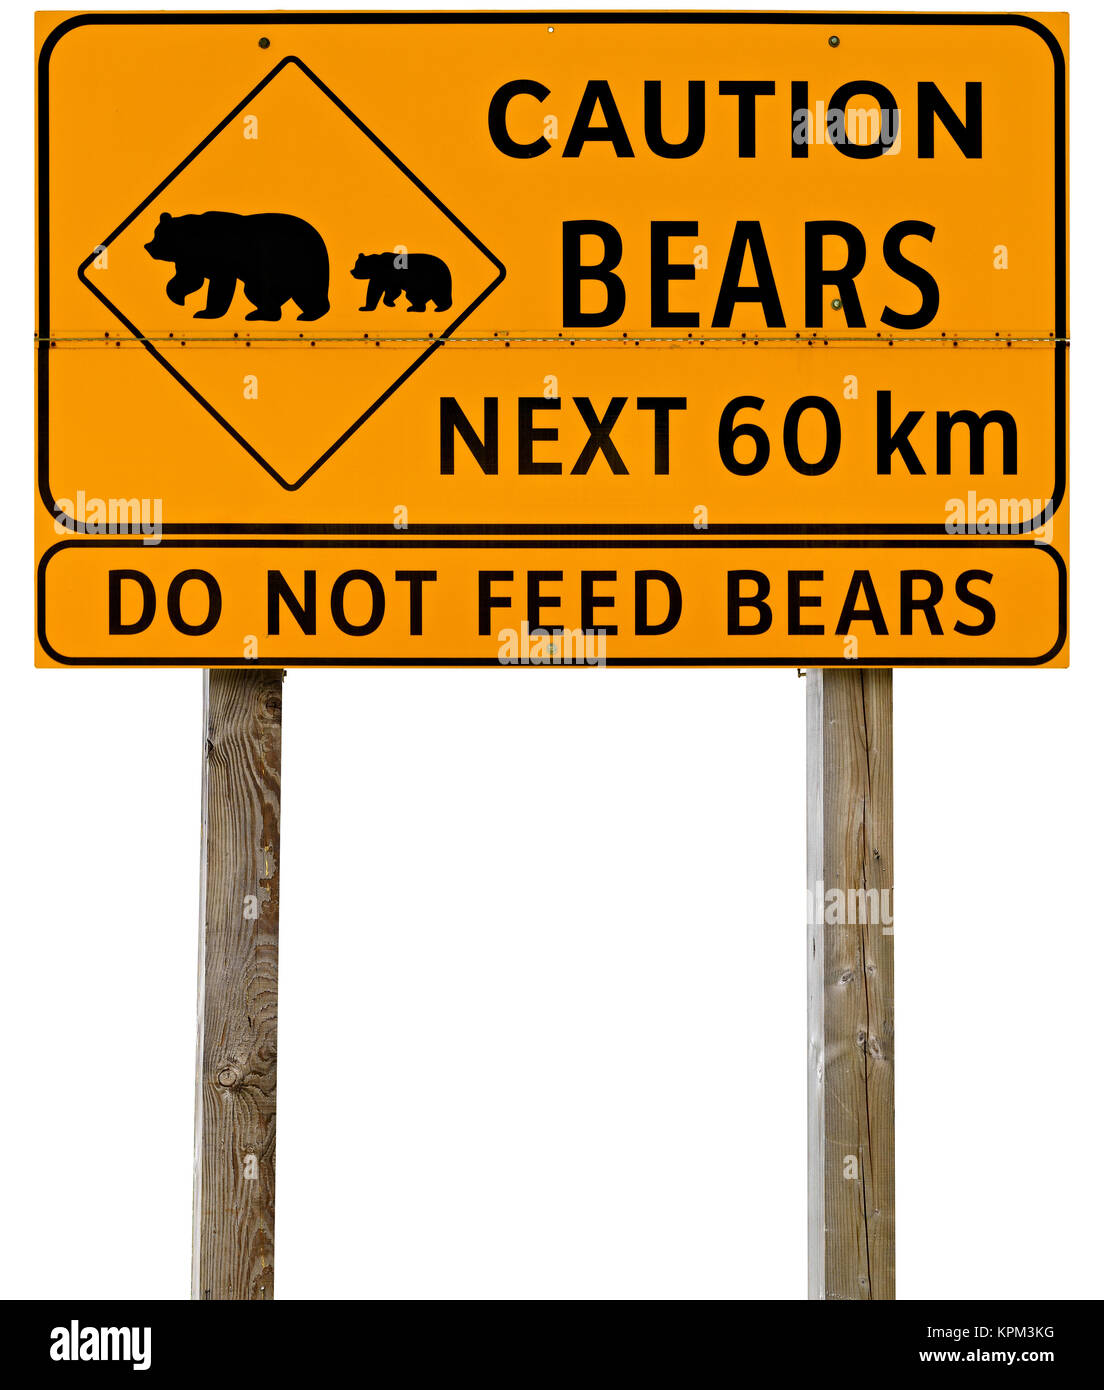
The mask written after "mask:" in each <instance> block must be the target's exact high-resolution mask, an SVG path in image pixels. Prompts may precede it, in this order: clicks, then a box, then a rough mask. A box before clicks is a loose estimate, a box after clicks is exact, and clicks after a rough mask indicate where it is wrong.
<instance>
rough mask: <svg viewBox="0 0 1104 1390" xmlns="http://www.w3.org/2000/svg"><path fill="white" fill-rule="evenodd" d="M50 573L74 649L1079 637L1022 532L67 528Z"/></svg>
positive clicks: (918, 643)
mask: <svg viewBox="0 0 1104 1390" xmlns="http://www.w3.org/2000/svg"><path fill="white" fill-rule="evenodd" d="M38 590H39V612H40V614H41V615H43V617H42V624H41V627H40V630H39V641H40V643H41V646H42V650H43V652H44V653H45V654H46V655H47V656H48V658H49V659H50V660H51V661H54V662H58V663H63V664H66V665H86V664H98V663H101V662H103V661H107V662H110V663H113V664H119V665H140V666H158V665H181V666H245V665H256V664H258V663H259V664H261V665H268V666H300V665H311V664H314V663H315V662H316V661H317V656H316V653H317V651H318V649H319V648H321V649H322V650H323V651H324V652H325V653H326V662H327V664H330V665H335V666H373V665H429V666H449V665H479V666H499V665H501V666H550V665H568V666H596V665H611V666H646V665H655V666H700V665H740V666H757V665H778V664H793V665H797V666H806V665H807V666H835V665H844V664H846V663H848V662H853V663H858V664H860V665H868V666H879V665H893V666H910V665H931V666H940V665H955V666H989V665H1012V666H1015V665H1024V666H1041V665H1047V664H1050V663H1053V662H1055V661H1056V659H1057V658H1058V657H1059V655H1060V653H1061V652H1062V649H1063V646H1064V642H1065V628H1064V623H1063V620H1062V614H1063V613H1064V612H1065V606H1066V570H1065V565H1064V563H1063V561H1062V558H1061V556H1060V555H1059V553H1058V552H1057V551H1056V550H1055V549H1054V548H1053V547H1051V546H1049V545H1045V544H1036V543H1034V542H1032V541H1023V540H1008V541H980V540H962V541H949V540H943V541H929V542H924V541H912V540H908V541H881V542H865V543H855V542H851V541H839V540H837V541H819V540H818V541H812V540H806V541H802V540H785V541H781V540H780V541H774V540H771V541H713V540H708V539H703V540H702V541H700V542H696V543H695V542H687V541H648V542H639V543H636V544H631V543H627V544H622V545H616V546H611V545H609V544H608V543H607V542H604V541H585V540H584V541H570V542H565V543H562V544H552V543H549V542H547V541H545V542H533V541H530V542H519V541H492V542H484V543H482V544H480V543H477V542H470V541H423V542H415V543H406V544H400V543H396V542H386V541H348V540H340V541H334V540H331V541H324V540H301V541H288V540H284V541H259V540H237V541H233V540H227V541H180V540H173V541H162V542H161V543H160V544H157V545H144V544H143V543H142V541H140V540H133V539H131V540H125V541H123V540H104V541H101V542H100V543H99V544H97V545H94V546H93V545H88V544H82V543H81V542H79V541H62V542H61V543H60V544H58V545H56V546H55V547H53V549H51V550H50V551H48V552H47V554H46V555H45V556H44V557H43V560H42V562H41V564H40V566H39V576H38ZM56 592H60V593H63V594H66V595H68V596H69V601H68V602H67V603H66V604H64V605H63V604H58V603H55V602H54V601H53V596H54V594H55V593H56Z"/></svg>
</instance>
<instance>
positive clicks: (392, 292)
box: [351, 251, 452, 314]
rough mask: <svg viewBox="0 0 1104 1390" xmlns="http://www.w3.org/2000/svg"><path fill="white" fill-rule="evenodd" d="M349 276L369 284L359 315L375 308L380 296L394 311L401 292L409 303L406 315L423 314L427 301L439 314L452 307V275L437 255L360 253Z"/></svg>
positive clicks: (384, 252)
mask: <svg viewBox="0 0 1104 1390" xmlns="http://www.w3.org/2000/svg"><path fill="white" fill-rule="evenodd" d="M351 273H352V276H353V279H354V280H367V281H368V295H367V298H366V299H365V301H364V304H363V306H362V308H361V313H364V312H365V311H366V310H371V309H374V308H375V307H376V306H377V304H379V302H380V299H381V297H382V299H383V302H384V304H386V305H387V307H388V308H389V309H390V308H393V307H394V304H395V301H396V300H397V299H398V297H399V295H400V294H402V293H403V291H404V290H405V292H406V297H407V299H408V300H409V301H410V303H409V305H408V306H407V313H408V314H410V313H414V314H424V313H425V307H426V303H427V302H428V301H429V300H432V301H433V305H434V307H435V309H436V310H437V312H438V313H439V314H440V313H443V312H444V311H445V310H446V309H451V308H452V276H451V275H450V274H449V268H448V266H447V265H446V264H445V263H444V261H443V260H441V258H440V257H439V256H428V255H425V254H423V253H421V252H416V251H410V252H407V251H402V252H394V251H381V252H379V253H378V254H376V255H373V256H365V255H363V254H361V255H359V256H358V257H357V259H356V265H355V266H353V269H352V272H351Z"/></svg>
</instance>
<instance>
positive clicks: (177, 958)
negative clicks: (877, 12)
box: [0, 3, 1104, 1299]
mask: <svg viewBox="0 0 1104 1390" xmlns="http://www.w3.org/2000/svg"><path fill="white" fill-rule="evenodd" d="M116 8H124V7H123V6H116ZM235 8H239V9H246V8H251V7H249V6H245V5H239V6H236V7H235ZM488 8H489V7H488ZM562 8H569V7H568V6H563V7H562ZM636 8H646V7H645V6H637V7H636ZM703 8H704V6H703ZM802 8H804V7H802ZM836 8H837V9H840V8H850V7H845V6H839V5H837V6H836ZM912 8H915V6H913V7H912ZM989 8H997V7H989ZM0 23H2V25H3V33H4V43H3V44H0V54H2V61H3V64H4V69H5V71H4V80H3V83H2V85H0V93H2V94H3V100H4V103H5V106H6V108H7V109H6V111H5V119H4V126H3V130H4V161H5V177H4V189H5V192H6V204H7V207H6V215H5V219H4V222H3V250H4V256H3V265H4V267H5V271H6V274H5V290H4V295H3V308H4V319H3V344H4V354H5V355H4V371H3V375H2V378H0V379H2V383H3V390H4V395H5V403H4V422H5V440H6V447H5V449H4V453H3V460H4V467H5V469H6V472H7V475H8V477H9V479H10V480H11V483H12V499H11V508H10V511H11V516H10V517H9V518H8V520H9V526H8V533H9V535H8V543H7V544H6V545H5V546H4V547H3V548H2V550H0V564H2V566H3V588H2V590H0V592H2V594H3V596H4V598H3V604H2V606H0V615H2V621H3V637H2V642H0V650H2V651H3V653H4V657H3V659H4V681H3V685H2V687H0V690H2V696H0V700H2V708H3V713H4V727H5V734H6V737H5V747H4V749H3V754H2V759H0V767H2V769H3V771H2V782H0V785H2V788H3V816H4V834H3V845H4V849H5V860H4V864H3V870H2V872H3V879H2V882H3V903H4V912H3V923H4V932H3V952H2V980H3V985H2V989H3V997H2V1004H0V1026H2V1028H3V1040H2V1054H0V1055H2V1069H3V1078H4V1105H3V1114H4V1121H5V1130H6V1133H5V1136H4V1142H3V1145H2V1146H0V1192H2V1193H3V1231H2V1233H0V1239H2V1243H3V1247H4V1249H5V1258H4V1260H3V1262H2V1263H0V1295H7V1296H10V1297H17V1298H19V1297H28V1296H73V1297H107V1298H116V1297H119V1298H122V1297H130V1296H139V1295H146V1296H152V1297H159V1298H178V1297H185V1296H186V1295H187V1292H188V1271H189V1242H190V1229H191V1226H190V1223H191V1211H190V1207H191V1165H192V1096H193V1089H192V1088H193V1066H194V1015H195V960H196V927H197V860H198V850H199V843H198V831H199V777H200V684H201V676H200V674H199V673H198V672H195V671H106V670H105V671H34V670H33V669H32V664H31V635H32V623H31V611H32V598H33V595H32V549H31V526H30V511H31V491H32V489H31V482H32V413H31V405H30V402H31V392H32V377H31V365H32V364H31V350H30V334H31V327H32V323H33V303H32V289H33V284H32V282H33V273H32V267H33V264H34V256H33V241H32V212H31V209H32V183H33V168H32V155H31V150H32V110H33V108H32V96H31V78H32V61H31V60H32V48H31V7H30V6H29V5H26V4H23V3H20V4H14V3H9V4H8V5H7V6H6V7H5V9H4V12H3V18H2V20H0ZM1101 36H1102V35H1101V9H1100V7H1099V6H1098V5H1095V4H1090V3H1078V4H1076V5H1075V6H1074V16H1073V29H1072V55H1073V58H1072V69H1073V88H1072V90H1073V109H1072V122H1071V125H1072V138H1073V177H1072V188H1073V252H1072V265H1073V284H1074V293H1073V336H1074V339H1075V346H1074V349H1073V352H1072V361H1073V378H1072V380H1073V388H1072V397H1073V445H1072V458H1073V477H1074V497H1075V518H1076V525H1075V528H1074V538H1073V549H1074V569H1073V576H1074V580H1075V589H1074V594H1075V597H1076V596H1085V597H1084V601H1083V602H1080V603H1075V605H1074V612H1073V635H1074V636H1073V662H1074V664H1073V668H1072V669H1071V670H1070V671H1068V672H1064V671H960V672H954V671H913V670H906V671H901V672H898V673H897V674H896V676H895V678H894V680H895V699H896V720H895V734H896V818H897V826H896V855H897V897H896V908H897V930H896V936H895V945H896V953H897V1204H898V1205H897V1229H898V1290H899V1294H900V1296H901V1297H902V1298H916V1297H950V1298H970V1297H997V1298H1006V1297H1020V1296H1022V1297H1049V1296H1053V1297H1059V1298H1084V1297H1090V1296H1092V1297H1099V1296H1100V1295H1101V1294H1102V1293H1104V1286H1102V1278H1101V1266H1100V1261H1099V1259H1098V1258H1097V1251H1098V1248H1099V1241H1100V1236H1101V1196H1100V1186H1101V1185H1100V1139H1101V1118H1100V1116H1101V1104H1100V1080H1099V1077H1100V1036H1101V1000H1100V991H1101V980H1102V978H1104V972H1102V968H1101V967H1102V964H1104V961H1102V949H1101V922H1100V879H1099V871H1100V864H1101V846H1100V828H1101V827H1100V814H1099V794H1098V787H1099V783H1100V778H1101V762H1100V736H1099V730H1100V725H1101V720H1100V712H1099V704H1100V690H1101V684H1100V659H1099V655H1098V644H1099V632H1100V625H1099V620H1098V616H1097V615H1098V612H1099V606H1100V602H1101V600H1100V598H1099V595H1101V593H1102V592H1104V578H1102V575H1101V554H1102V551H1104V546H1102V545H1101V544H1100V541H1099V538H1098V537H1097V536H1096V534H1095V532H1094V523H1093V521H1092V518H1093V517H1094V516H1099V515H1100V514H1101V513H1102V511H1104V498H1102V497H1101V483H1100V471H1099V470H1100V457H1101V455H1100V440H1099V426H1098V402H1099V399H1100V393H1101V378H1102V375H1104V373H1102V365H1104V364H1102V361H1101V351H1100V347H1099V339H1098V337H1097V334H1098V332H1099V328H1098V325H1099V324H1100V322H1101V318H1102V307H1104V306H1102V305H1101V273H1100V249H1099V227H1100V222H1099V215H1100V208H1099V202H1100V194H1099V186H1100V162H1099V161H1100V154H1099V129H1100V119H1099V109H1098V97H1099V92H1098V87H1099V83H1098V81H1097V74H1098V73H1099V71H1100V65H1101V61H1102V58H1104V54H1102V52H1101ZM1024 95H1025V103H1026V102H1027V101H1028V99H1029V98H1030V94H1029V93H1025V94H1024ZM150 116H151V119H155V117H156V113H153V112H151V113H150ZM1024 116H1025V119H1029V118H1030V106H1029V105H1026V104H1025V112H1024ZM90 141H94V132H90ZM284 693H285V716H284V717H285V725H284V731H285V732H284V793H283V794H284V813H283V860H282V904H281V922H280V926H281V960H280V1079H279V1096H280V1112H279V1114H280V1120H279V1146H278V1174H279V1184H278V1194H279V1195H278V1212H277V1233H278V1243H277V1292H278V1294H279V1295H280V1296H282V1297H284V1298H291V1297H311V1298H314V1297H325V1298H331V1297H332V1298H344V1297H349V1296H415V1297H418V1296H421V1297H426V1296H438V1295H441V1296H470V1297H482V1296H521V1297H529V1296H580V1297H591V1296H594V1297H606V1296H623V1297H636V1296H657V1297H729V1298H762V1297H780V1298H795V1299H798V1298H803V1297H804V1294H805V1041H804V1040H805V960H804V921H805V904H804V881H805V866H804V809H805V782H804V697H805V686H804V683H803V682H802V681H801V680H800V679H799V678H798V677H797V676H796V675H795V673H794V672H793V671H651V672H649V671H597V672H586V673H583V672H565V671H556V672H539V673H538V672H527V673H522V672H510V673H506V672H496V671H455V672H445V671H363V672H360V671H335V672H325V671H294V672H292V673H291V674H290V675H289V677H288V680H287V682H286V684H285V687H284Z"/></svg>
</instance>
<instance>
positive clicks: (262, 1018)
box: [192, 670, 284, 1299]
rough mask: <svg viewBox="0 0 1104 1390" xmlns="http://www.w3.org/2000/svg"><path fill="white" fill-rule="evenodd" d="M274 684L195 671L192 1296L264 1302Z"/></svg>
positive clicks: (271, 1093)
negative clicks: (198, 719) (199, 723)
mask: <svg viewBox="0 0 1104 1390" xmlns="http://www.w3.org/2000/svg"><path fill="white" fill-rule="evenodd" d="M283 678H284V673H283V672H282V671H266V670H232V671H205V672H204V674H203V731H204V746H203V823H202V849H201V860H200V913H201V917H200V931H199V1033H198V1040H197V1046H196V1140H195V1188H194V1197H193V1214H192V1224H193V1233H192V1297H193V1298H232V1299H270V1298H271V1297H272V1279H273V1244H274V1242H273V1235H274V1226H275V1196H276V978H277V976H276V966H277V951H278V945H279V915H280V737H281V718H280V709H281V700H282V690H281V687H282V684H283Z"/></svg>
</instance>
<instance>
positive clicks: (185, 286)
mask: <svg viewBox="0 0 1104 1390" xmlns="http://www.w3.org/2000/svg"><path fill="white" fill-rule="evenodd" d="M146 250H147V251H148V252H149V253H150V255H151V256H152V257H153V258H154V260H155V261H173V262H174V263H175V265H176V274H175V275H174V276H173V277H172V279H171V280H170V281H169V283H168V285H166V287H165V291H166V293H167V294H168V296H169V298H170V299H171V300H172V302H173V303H174V304H183V303H184V301H185V299H187V297H188V295H190V294H194V293H195V291H196V290H198V289H201V288H202V287H203V282H204V280H206V281H207V282H208V284H207V303H206V305H205V307H204V308H202V309H200V310H199V312H198V313H197V314H195V316H194V317H195V318H197V319H220V318H222V316H223V314H225V313H226V311H227V310H228V309H229V308H230V302H231V300H232V299H233V298H234V291H235V289H236V288H237V283H238V281H239V280H240V281H241V282H242V287H243V289H244V290H245V297H246V299H248V300H249V302H250V303H251V304H253V305H254V306H255V307H254V309H253V311H252V313H248V314H246V316H245V317H246V318H247V319H262V320H265V321H267V322H275V321H276V320H278V319H279V317H280V312H281V310H282V309H283V307H284V305H285V304H286V303H287V301H288V300H289V299H291V300H294V301H295V303H296V304H297V305H298V306H299V309H300V313H299V316H298V317H299V318H300V319H304V320H306V321H307V322H310V321H311V320H312V319H319V318H321V317H322V315H323V314H324V313H326V312H327V311H328V309H329V307H330V301H329V299H328V298H327V295H328V291H329V286H330V261H329V256H328V255H327V253H326V243H325V242H324V241H323V240H322V238H321V237H320V236H319V234H318V233H317V232H316V231H315V229H314V228H313V227H312V226H311V225H310V223H309V222H304V221H303V219H302V218H301V217H292V216H291V214H290V213H286V212H258V213H251V214H243V213H237V212H195V213H187V214H185V215H184V216H182V217H172V216H170V215H169V213H167V212H163V213H162V214H161V219H160V221H159V222H158V223H157V228H156V230H155V231H154V233H153V240H152V241H149V242H147V243H146Z"/></svg>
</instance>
